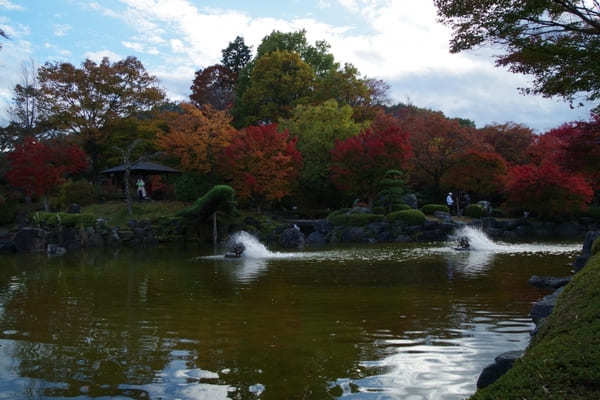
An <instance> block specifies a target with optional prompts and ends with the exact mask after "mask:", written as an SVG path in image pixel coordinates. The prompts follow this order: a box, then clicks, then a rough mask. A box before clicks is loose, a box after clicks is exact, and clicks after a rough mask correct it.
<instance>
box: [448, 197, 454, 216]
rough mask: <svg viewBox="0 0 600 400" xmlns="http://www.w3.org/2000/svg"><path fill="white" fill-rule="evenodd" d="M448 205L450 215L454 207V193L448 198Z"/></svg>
mask: <svg viewBox="0 0 600 400" xmlns="http://www.w3.org/2000/svg"><path fill="white" fill-rule="evenodd" d="M446 204H447V205H448V209H449V211H450V214H452V207H453V206H454V199H453V198H452V192H450V193H448V196H446Z"/></svg>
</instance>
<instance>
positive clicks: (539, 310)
mask: <svg viewBox="0 0 600 400" xmlns="http://www.w3.org/2000/svg"><path fill="white" fill-rule="evenodd" d="M563 289H564V287H561V288H560V289H557V290H556V291H554V293H552V294H549V295H548V296H545V297H544V298H543V299H542V300H540V301H537V302H535V303H533V307H532V308H531V311H530V312H529V316H530V317H531V319H532V320H533V322H535V323H536V324H537V323H539V322H540V321H541V320H542V319H544V318H546V317H547V316H549V315H550V314H552V310H553V309H554V306H555V305H556V300H557V299H558V296H559V295H560V294H561V293H562V291H563Z"/></svg>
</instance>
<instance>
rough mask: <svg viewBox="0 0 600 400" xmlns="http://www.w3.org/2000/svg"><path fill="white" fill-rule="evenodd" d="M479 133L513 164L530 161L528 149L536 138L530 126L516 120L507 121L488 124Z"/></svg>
mask: <svg viewBox="0 0 600 400" xmlns="http://www.w3.org/2000/svg"><path fill="white" fill-rule="evenodd" d="M479 135H480V136H481V137H482V139H483V141H484V142H485V143H487V144H489V145H490V146H491V147H492V148H493V149H494V150H495V151H496V152H497V153H498V154H500V155H501V156H502V158H504V159H505V160H506V161H507V162H509V163H511V164H527V163H528V162H529V155H528V152H527V149H528V148H529V146H531V144H532V143H533V141H534V138H535V135H534V133H533V131H532V130H531V129H530V128H528V127H526V126H524V125H521V124H516V123H514V122H507V123H505V124H493V125H487V126H485V127H484V128H482V129H480V130H479Z"/></svg>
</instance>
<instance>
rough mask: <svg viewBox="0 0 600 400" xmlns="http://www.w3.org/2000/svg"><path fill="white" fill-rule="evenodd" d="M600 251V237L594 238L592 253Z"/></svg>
mask: <svg viewBox="0 0 600 400" xmlns="http://www.w3.org/2000/svg"><path fill="white" fill-rule="evenodd" d="M598 253H600V237H599V238H597V239H596V240H594V243H593V244H592V255H595V254H598Z"/></svg>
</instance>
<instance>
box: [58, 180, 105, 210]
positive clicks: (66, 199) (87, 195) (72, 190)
mask: <svg viewBox="0 0 600 400" xmlns="http://www.w3.org/2000/svg"><path fill="white" fill-rule="evenodd" d="M95 196H96V191H95V189H94V185H92V184H91V183H90V182H88V181H86V180H83V179H82V180H79V181H75V182H73V181H67V182H65V183H63V184H62V185H61V186H60V188H59V195H58V201H59V205H60V207H61V208H67V207H69V206H70V205H71V204H73V203H76V204H79V205H80V206H87V205H89V204H92V203H93V202H94V200H95Z"/></svg>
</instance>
